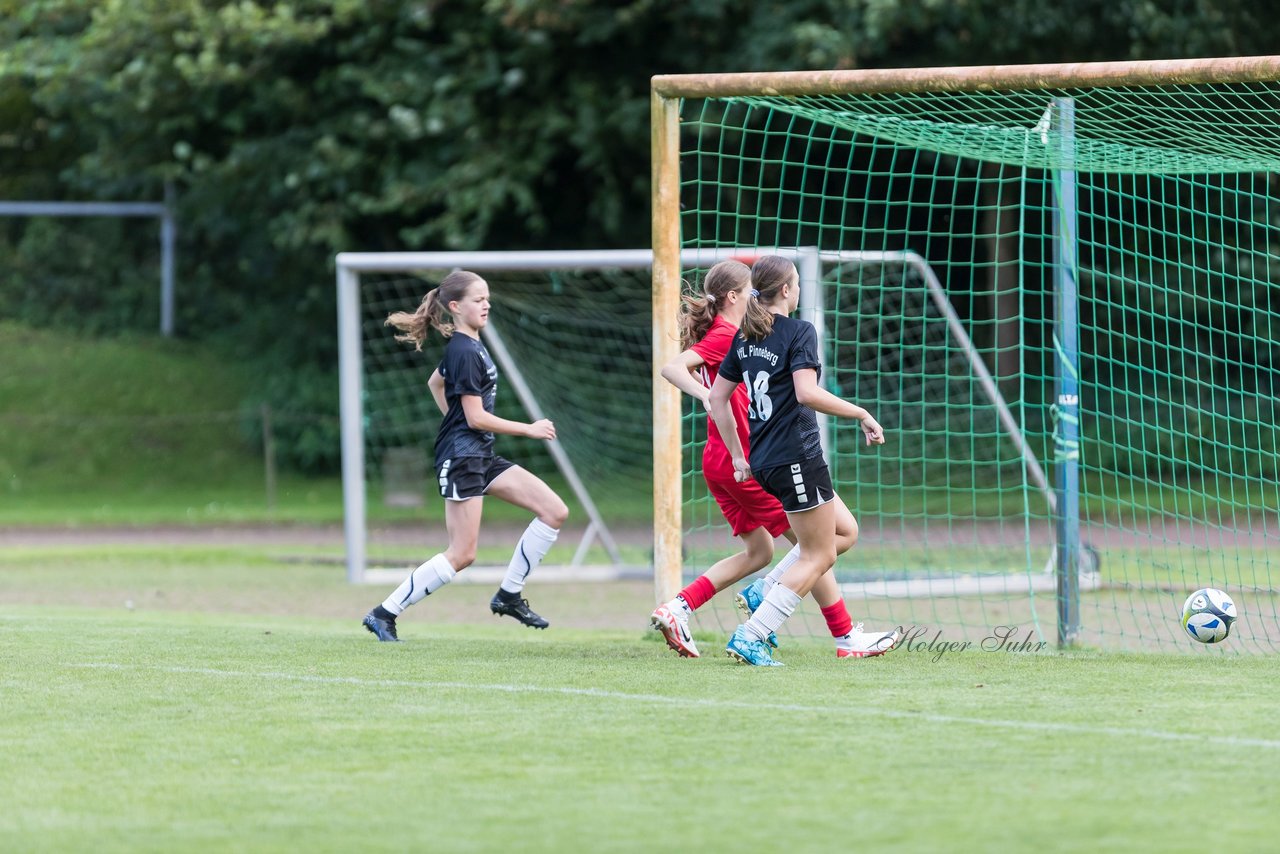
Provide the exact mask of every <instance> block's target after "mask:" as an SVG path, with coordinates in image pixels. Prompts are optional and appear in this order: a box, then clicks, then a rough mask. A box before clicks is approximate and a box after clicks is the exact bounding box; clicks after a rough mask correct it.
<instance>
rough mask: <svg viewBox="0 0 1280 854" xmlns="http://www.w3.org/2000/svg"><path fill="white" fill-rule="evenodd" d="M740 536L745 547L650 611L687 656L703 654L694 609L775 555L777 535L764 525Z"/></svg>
mask: <svg viewBox="0 0 1280 854" xmlns="http://www.w3.org/2000/svg"><path fill="white" fill-rule="evenodd" d="M739 539H741V540H742V542H743V546H744V548H743V550H742V551H740V552H738V553H736V554H732V555H730V556H729V557H726V558H723V559H721V560H718V561H716V562H715V563H714V564H712V565H711V566H710V568H708V569H707V571H706V572H704V573H703V574H702V575H699V576H698V577H697V578H695V579H694V580H693V581H692V582H690V583H689V584H688V585H687V586H686V587H685V588H684V589H683V590H681V591H680V592H679V593H677V594H676V595H675V596H674V597H672V598H671V599H670V600H669V601H667V602H663V603H662V604H661V605H659V606H658V607H657V608H655V609H654V610H653V613H652V614H650V615H649V625H650V626H651V627H653V629H655V630H656V631H659V632H662V636H663V637H664V638H665V639H666V641H667V646H669V647H671V648H672V649H673V650H675V651H676V652H678V653H679V654H680V655H681V656H683V657H685V658H698V657H699V652H698V646H697V644H695V643H694V641H693V633H692V632H691V631H689V618H690V617H692V616H693V612H694V611H696V610H698V609H699V608H701V607H702V606H703V605H705V604H706V603H707V602H708V601H709V600H710V599H711V597H712V596H714V595H716V593H718V592H719V591H721V590H723V589H725V588H726V587H728V586H729V585H731V584H733V583H734V582H735V581H738V580H740V579H742V578H745V577H746V576H748V575H750V574H751V573H753V572H755V571H757V570H759V569H760V568H761V567H763V566H765V565H767V564H768V563H769V559H770V558H771V557H772V556H773V537H772V536H770V534H769V532H768V531H767V530H765V529H764V528H762V527H758V528H753V529H751V530H749V531H744V532H743V533H741V534H740V535H739Z"/></svg>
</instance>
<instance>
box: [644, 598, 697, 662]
mask: <svg viewBox="0 0 1280 854" xmlns="http://www.w3.org/2000/svg"><path fill="white" fill-rule="evenodd" d="M649 625H651V626H653V628H654V629H655V630H657V631H659V632H662V636H663V637H664V638H666V639H667V646H669V647H671V648H672V649H674V650H675V651H676V652H678V653H680V655H682V656H684V657H685V658H698V657H699V655H698V647H697V646H695V645H694V643H693V635H692V634H690V633H689V618H688V617H686V616H685V615H684V614H683V613H681V612H679V611H678V610H677V609H675V608H668V607H667V606H666V605H659V606H658V607H657V609H656V610H655V611H654V612H653V614H651V615H650V616H649Z"/></svg>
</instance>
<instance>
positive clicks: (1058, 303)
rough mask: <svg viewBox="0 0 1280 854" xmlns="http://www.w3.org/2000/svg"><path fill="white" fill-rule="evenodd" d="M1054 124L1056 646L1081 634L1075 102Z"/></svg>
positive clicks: (1062, 106) (1059, 107)
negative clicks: (1056, 151) (1056, 163)
mask: <svg viewBox="0 0 1280 854" xmlns="http://www.w3.org/2000/svg"><path fill="white" fill-rule="evenodd" d="M1053 119H1054V121H1053V125H1052V126H1053V128H1054V130H1056V131H1057V134H1058V144H1059V154H1060V157H1061V165H1060V166H1059V167H1058V169H1057V170H1056V172H1055V174H1054V181H1053V190H1054V196H1055V199H1054V201H1055V205H1054V220H1053V221H1054V242H1053V256H1054V257H1053V260H1054V296H1055V307H1056V311H1055V314H1054V333H1053V345H1054V351H1055V353H1056V355H1057V359H1056V362H1057V371H1056V374H1057V386H1058V388H1057V392H1058V394H1057V404H1056V406H1055V409H1054V414H1055V420H1056V422H1057V423H1056V425H1055V429H1054V438H1053V441H1054V463H1055V466H1056V468H1057V477H1056V478H1055V480H1056V483H1055V492H1056V494H1057V514H1056V515H1057V519H1056V521H1057V538H1058V543H1057V545H1058V549H1057V552H1058V555H1057V556H1058V564H1057V587H1058V645H1059V646H1063V647H1067V646H1071V645H1073V644H1074V643H1075V642H1076V639H1077V637H1078V636H1079V634H1080V574H1079V566H1080V341H1079V325H1078V324H1079V320H1078V315H1077V299H1078V291H1077V280H1076V269H1077V255H1076V171H1075V160H1074V157H1075V103H1074V102H1073V101H1072V100H1071V99H1070V98H1054V99H1053Z"/></svg>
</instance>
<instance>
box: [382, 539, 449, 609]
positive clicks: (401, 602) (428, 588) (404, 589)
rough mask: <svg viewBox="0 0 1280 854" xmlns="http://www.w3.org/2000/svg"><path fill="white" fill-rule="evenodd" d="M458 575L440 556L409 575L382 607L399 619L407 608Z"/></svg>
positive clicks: (441, 555)
mask: <svg viewBox="0 0 1280 854" xmlns="http://www.w3.org/2000/svg"><path fill="white" fill-rule="evenodd" d="M457 574H458V572H457V570H455V569H454V568H453V567H452V566H450V564H449V561H448V560H446V559H445V556H444V555H443V554H438V555H436V556H435V557H433V558H432V559H431V560H429V561H427V562H426V563H424V564H423V565H422V566H420V567H418V568H417V569H415V570H414V571H413V572H411V573H409V577H408V578H406V579H405V580H404V581H402V582H400V586H399V587H397V588H396V589H395V592H394V593H392V594H391V595H390V596H388V597H387V601H385V602H383V603H382V607H384V608H386V609H387V610H388V611H390V612H391V613H393V614H395V615H396V616H397V617H398V616H400V614H402V613H403V612H404V609H405V608H408V607H409V606H410V605H412V604H414V603H415V602H421V601H422V599H423V597H425V596H428V595H430V594H432V593H435V592H436V591H437V590H439V589H440V588H441V587H444V586H445V585H446V584H448V583H449V582H450V581H453V577H454V576H455V575H457Z"/></svg>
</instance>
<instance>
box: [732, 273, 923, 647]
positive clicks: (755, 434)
mask: <svg viewBox="0 0 1280 854" xmlns="http://www.w3.org/2000/svg"><path fill="white" fill-rule="evenodd" d="M799 282H800V276H799V274H798V273H797V272H796V267H795V264H793V263H792V262H791V261H789V260H788V259H786V258H782V257H780V256H777V255H771V256H767V257H764V258H761V259H759V260H757V261H756V263H755V266H754V268H753V269H752V271H751V291H750V297H751V298H750V299H749V300H748V301H747V310H746V311H745V312H744V313H743V315H742V319H741V325H740V329H739V331H738V333H737V334H736V335H735V336H734V339H733V342H732V343H731V345H730V346H729V348H728V351H727V352H726V353H725V357H724V359H723V360H722V361H721V363H720V372H719V374H718V375H717V376H716V379H715V382H714V383H712V386H711V391H710V394H709V397H708V404H709V405H708V409H709V411H710V412H711V416H712V419H713V420H714V422H715V423H716V425H717V426H719V427H720V429H721V430H722V431H728V430H730V429H731V428H739V427H740V426H741V421H740V419H739V416H738V415H737V414H736V413H735V411H734V409H733V403H732V400H733V398H734V396H735V395H736V394H737V392H738V391H739V388H740V387H745V388H746V389H747V396H748V408H747V420H748V421H749V422H750V425H751V437H750V438H751V446H750V451H749V453H750V462H748V458H747V454H748V450H747V446H746V445H745V444H744V443H743V442H742V441H741V439H740V438H739V434H738V432H737V430H736V429H735V430H733V432H732V433H730V434H728V435H727V436H726V438H725V444H726V447H727V448H728V450H729V455H730V457H731V459H732V461H733V467H734V470H735V472H736V474H735V476H736V478H737V479H738V480H739V481H741V482H743V483H745V482H748V481H750V480H754V481H755V482H757V483H758V484H759V485H760V486H761V487H763V489H764V491H765V492H767V493H769V494H770V495H772V496H774V497H775V498H776V499H778V501H780V502H781V504H782V509H783V510H784V511H786V514H787V519H788V521H790V523H791V527H792V529H793V530H794V531H795V533H796V536H797V538H798V539H799V548H800V557H799V559H798V560H796V561H795V563H794V564H793V565H792V566H791V568H790V569H788V570H787V571H786V573H785V574H784V575H783V577H782V579H781V580H780V581H779V582H778V583H777V584H775V585H774V586H773V587H772V588H771V589H770V590H769V592H768V594H767V595H766V596H765V597H764V600H763V601H762V602H761V603H760V605H759V607H758V608H757V609H756V610H755V612H754V613H753V614H752V615H751V616H750V618H749V619H748V620H747V621H746V622H745V623H743V624H742V625H740V626H738V628H737V630H736V631H735V632H734V633H733V637H732V638H730V639H729V644H728V646H727V647H726V652H728V654H729V655H730V656H732V657H733V658H736V659H738V660H739V661H742V662H744V663H746V664H754V665H765V666H769V665H776V664H778V662H776V661H774V660H773V658H772V657H771V656H770V654H769V646H768V639H769V637H770V636H772V635H773V633H774V632H776V631H777V630H778V628H780V627H781V626H782V623H783V622H784V621H785V620H786V619H787V618H788V617H789V616H791V614H792V612H794V611H795V609H796V607H797V606H798V605H799V604H800V599H801V598H802V597H803V596H804V595H805V594H807V593H809V592H811V591H812V592H814V594H815V595H817V591H818V590H819V585H820V584H823V583H826V582H824V579H826V578H830V577H831V569H832V567H833V566H834V565H835V560H836V556H837V555H838V554H839V553H840V551H841V546H842V545H843V544H844V541H845V539H846V533H847V531H849V530H850V529H852V531H853V532H854V537H855V538H856V536H857V529H858V523H857V522H856V521H855V520H854V518H853V514H852V513H850V512H849V508H848V507H846V506H845V504H844V502H843V501H841V500H840V496H839V495H836V493H835V490H834V489H833V487H832V484H831V474H830V472H829V471H828V470H827V464H826V461H825V460H824V459H823V457H822V438H821V435H820V434H819V431H818V422H817V417H816V415H815V410H816V411H818V412H825V413H827V414H828V415H836V416H842V417H845V418H853V419H856V420H858V421H860V422H861V426H862V432H863V433H864V434H865V436H866V439H867V444H883V443H884V430H883V428H881V426H880V425H879V424H878V423H877V422H876V420H875V419H874V418H873V417H872V416H871V413H869V412H867V410H865V409H863V408H862V407H860V406H857V405H856V404H853V403H850V402H849V401H847V400H842V399H841V398H839V397H837V396H835V395H834V394H832V393H831V392H829V391H827V390H826V389H824V388H822V387H821V386H820V385H818V379H819V377H818V371H819V369H820V368H821V362H820V360H819V359H818V340H817V333H816V332H815V330H814V328H813V325H812V324H810V323H806V322H805V321H803V320H795V319H793V318H791V317H789V316H788V315H790V314H791V313H792V312H793V311H795V310H796V306H797V305H798V303H799V300H800V293H799ZM722 435H725V434H724V433H722ZM845 548H847V546H845ZM846 619H847V618H846ZM849 640H850V644H851V651H850V652H849V653H848V655H852V656H859V657H861V656H869V655H880V654H882V653H885V652H887V651H888V650H889V649H891V648H892V647H893V645H894V644H896V643H897V641H898V633H897V632H893V631H890V632H864V631H862V626H861V625H859V626H857V627H856V628H854V630H853V631H852V632H851V634H850V638H849Z"/></svg>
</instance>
